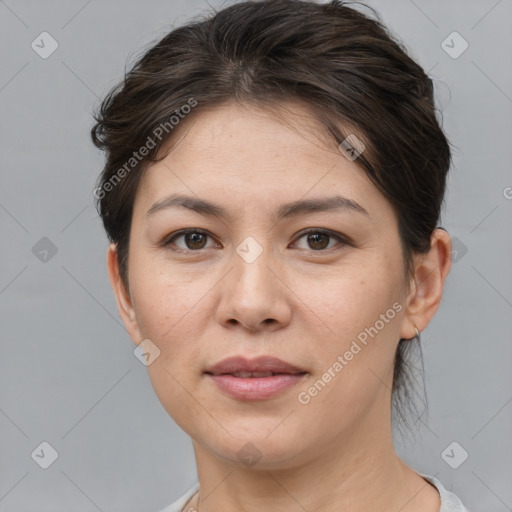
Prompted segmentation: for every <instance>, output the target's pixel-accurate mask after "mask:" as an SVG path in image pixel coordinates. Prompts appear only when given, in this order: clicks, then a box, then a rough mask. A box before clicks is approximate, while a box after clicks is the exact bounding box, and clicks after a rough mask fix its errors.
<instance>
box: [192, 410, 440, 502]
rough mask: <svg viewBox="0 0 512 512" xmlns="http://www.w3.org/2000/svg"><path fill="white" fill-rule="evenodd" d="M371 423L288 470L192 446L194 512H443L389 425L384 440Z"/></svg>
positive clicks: (332, 441)
mask: <svg viewBox="0 0 512 512" xmlns="http://www.w3.org/2000/svg"><path fill="white" fill-rule="evenodd" d="M374 419H375V418H374ZM372 423H373V422H367V424H368V428H366V429H365V428H363V427H361V426H360V427H359V428H357V429H353V430H352V431H351V432H340V433H338V434H337V435H336V436H335V437H334V438H331V439H330V440H329V443H327V445H326V446H325V447H324V448H323V449H320V450H318V449H316V451H315V453H308V454H307V455H304V457H303V459H302V460H301V461H298V462H296V463H294V464H293V465H291V466H290V464H289V463H288V464H287V467H286V469H283V467H282V466H281V467H279V468H277V469H258V464H256V465H254V466H253V467H251V468H248V467H245V466H243V465H241V464H240V463H234V462H231V461H229V460H226V459H223V458H220V457H218V456H217V455H215V454H212V453H211V450H208V449H207V448H205V447H204V446H203V445H201V444H199V443H197V442H195V441H194V451H195V456H196V463H197V469H198V477H199V483H200V491H199V497H198V499H196V500H195V501H193V504H194V506H195V508H196V509H198V510H199V512H219V511H222V512H235V511H236V512H259V511H261V510H281V511H290V512H291V511H296V510H300V509H302V510H307V511H308V512H320V511H325V510H336V511H338V512H349V511H350V512H367V511H368V510H379V511H381V512H388V511H390V512H391V511H393V512H396V510H401V512H412V511H415V512H420V511H428V512H431V511H432V512H434V511H438V510H439V505H440V500H439V495H438V493H437V491H436V490H435V489H434V488H433V487H432V486H431V485H429V484H428V483H426V481H425V480H423V479H422V478H421V477H420V476H419V475H418V474H417V473H416V472H414V471H413V470H412V469H411V468H409V467H408V466H407V465H406V464H404V463H403V462H402V461H401V460H400V458H399V457H398V456H397V455H396V453H395V450H394V446H393V441H392V434H391V427H390V422H388V423H384V424H388V425H389V428H384V429H382V430H379V431H378V432H376V429H375V423H373V425H372ZM370 427H371V428H370ZM425 487H426V488H427V490H426V492H424V488H425ZM421 493H423V494H421ZM185 510H188V508H185Z"/></svg>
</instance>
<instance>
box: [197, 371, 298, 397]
mask: <svg viewBox="0 0 512 512" xmlns="http://www.w3.org/2000/svg"><path fill="white" fill-rule="evenodd" d="M207 375H208V377H210V378H211V379H212V380H213V382H215V384H216V385H217V386H218V387H219V388H220V389H221V390H222V391H224V393H226V394H227V395H229V396H231V397H233V398H237V399H238V400H265V399H267V398H272V397H274V396H277V395H279V394H280V393H282V392H284V391H285V390H287V389H289V388H291V387H293V386H295V385H296V384H297V383H298V382H299V381H300V380H301V379H302V378H303V377H304V376H305V375H306V374H305V373H299V374H280V375H273V376H272V377H247V378H243V377H235V376H233V375H229V374H224V375H211V374H207Z"/></svg>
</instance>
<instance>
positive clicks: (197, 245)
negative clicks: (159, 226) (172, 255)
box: [162, 229, 210, 252]
mask: <svg viewBox="0 0 512 512" xmlns="http://www.w3.org/2000/svg"><path fill="white" fill-rule="evenodd" d="M208 237H210V235H209V234H208V233H206V232H205V231H202V230H199V229H183V230H181V231H178V232H177V233H174V234H173V235H172V236H171V237H170V238H167V239H166V240H164V242H163V244H162V245H163V246H164V247H165V248H169V249H171V250H175V249H173V248H172V247H170V246H171V245H177V244H176V243H175V240H178V239H179V238H183V240H184V244H185V247H180V246H179V245H178V246H177V247H178V250H181V251H192V252H194V251H198V250H200V249H204V248H205V241H206V239H207V238H208Z"/></svg>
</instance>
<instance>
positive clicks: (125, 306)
mask: <svg viewBox="0 0 512 512" xmlns="http://www.w3.org/2000/svg"><path fill="white" fill-rule="evenodd" d="M107 270H108V276H109V280H110V284H111V286H112V290H113V292H114V296H115V298H116V302H117V308H118V311H119V315H120V316H121V319H122V320H123V323H124V325H125V327H126V330H127V331H128V333H129V335H130V337H131V338H132V340H133V342H134V343H135V344H138V343H140V340H141V339H142V338H141V337H140V333H139V328H138V324H137V320H136V317H135V310H134V308H133V303H132V300H131V297H130V294H129V293H128V292H127V290H126V287H125V286H124V284H123V281H122V279H121V275H120V271H119V258H118V253H117V247H116V244H114V243H112V244H110V246H109V248H108V250H107Z"/></svg>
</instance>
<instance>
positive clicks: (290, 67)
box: [91, 0, 451, 421]
mask: <svg viewBox="0 0 512 512" xmlns="http://www.w3.org/2000/svg"><path fill="white" fill-rule="evenodd" d="M358 3H359V2H358ZM359 4H360V5H362V6H363V7H366V8H369V7H368V6H366V5H364V4H361V3H359ZM370 9H371V8H370ZM371 10H372V12H373V13H374V15H375V17H374V18H372V17H370V16H369V15H366V14H364V13H363V12H361V11H359V10H357V9H354V8H352V7H349V6H348V5H347V3H346V2H343V1H340V0H332V1H330V2H329V3H324V4H319V3H316V2H314V1H301V0H273V1H271V0H267V1H259V0H255V1H245V2H239V3H236V4H234V5H232V6H229V7H227V8H224V9H222V10H220V11H218V12H215V13H213V14H211V15H208V16H206V17H205V18H204V19H200V20H198V21H194V22H191V23H189V24H187V25H185V26H181V27H179V28H176V29H174V30H172V31H171V32H169V33H168V34H167V35H166V36H165V37H163V39H161V40H159V41H158V42H157V43H156V44H153V45H152V46H151V47H150V48H149V50H147V51H146V52H145V53H144V54H143V55H142V56H141V57H140V58H139V59H138V60H137V62H136V63H135V64H134V65H133V67H132V69H131V70H130V71H129V72H128V73H125V77H124V79H123V80H122V81H121V82H120V83H119V84H118V85H116V86H115V87H114V88H113V89H112V90H111V91H110V92H109V93H108V94H107V95H106V97H105V98H104V100H103V102H102V103H101V105H100V108H99V110H98V111H97V112H95V114H94V118H95V120H96V124H95V125H94V127H93V128H92V130H91V136H92V140H93V142H94V144H95V145H96V146H97V147H98V148H100V149H102V150H104V151H105V153H106V163H105V167H104V169H103V172H102V174H101V176H100V177H99V181H98V188H97V189H96V191H95V197H96V199H97V200H98V201H97V208H98V212H99V214H100V215H101V217H102V220H103V224H104V227H105V230H106V232H107V235H108V237H109V239H110V241H111V242H114V243H116V244H117V249H118V255H119V265H120V273H121V278H122V280H123V283H124V285H125V287H126V289H127V290H129V283H128V275H127V268H128V246H129V236H130V226H131V218H132V210H133V204H134V199H135V195H136V192H137V187H138V183H139V180H140V179H141V176H142V174H143V171H144V169H145V168H147V167H148V165H149V164H150V163H152V162H155V161H158V160H160V159H161V158H164V157H165V155H164V156H162V157H161V158H160V157H157V154H159V150H160V149H161V148H162V147H163V146H164V145H165V144H167V142H169V141H171V140H172V139H173V135H174V133H173V126H174V125H175V124H176V123H175V121H174V120H178V122H179V119H183V118H184V117H186V115H190V116H195V115H197V114H198V113H200V112H201V109H208V108H211V107H215V106H220V105H223V104H226V103H228V102H238V103H240V104H244V103H246V104H253V105H256V106H260V107H262V108H266V109H267V110H269V111H272V110H275V108H276V107H279V105H281V104H283V103H284V102H285V101H289V100H295V101H299V102H301V103H302V104H304V105H306V106H307V107H309V110H310V112H311V114H312V115H313V116H314V118H316V119H317V120H318V121H319V122H320V123H321V125H322V126H323V127H324V128H325V130H326V133H329V134H330V135H331V136H332V138H333V140H334V141H335V142H336V144H340V143H341V142H342V141H344V140H345V139H346V138H347V136H348V135H350V134H352V133H356V134H357V136H358V137H359V138H360V139H361V140H362V141H363V142H364V145H365V149H364V151H363V153H361V154H360V155H359V156H358V157H357V159H356V160H355V162H356V163H357V164H359V166H360V168H361V170H362V171H364V172H365V173H366V174H367V176H368V177H369V178H370V179H371V180H372V182H373V183H374V184H375V186H376V187H377V188H378V189H379V190H380V191H381V193H382V194H383V195H384V196H385V197H386V198H387V199H388V200H389V201H390V203H391V205H392V207H393V209H394V211H395V213H396V215H397V219H398V229H399V235H400V241H401V249H402V254H403V261H404V275H405V276H406V277H407V278H409V277H410V276H411V275H412V273H413V271H414V269H413V256H414V254H415V253H425V252H427V251H428V250H429V249H430V241H431V235H432V233H433V230H434V229H435V228H436V227H437V225H438V221H439V218H440V214H441V208H442V203H443V201H444V195H445V186H446V176H447V173H448V170H449V168H450V164H451V152H450V144H449V142H448V140H447V138H446V136H445V134H444V133H443V130H442V128H441V127H440V124H439V121H438V119H437V113H438V110H437V109H436V107H435V104H434V97H433V84H432V81H431V79H430V78H429V77H428V76H427V75H426V73H425V71H424V70H423V69H422V67H421V66H420V65H419V64H418V63H416V62H415V61H414V60H413V59H412V58H411V57H410V56H409V55H408V54H407V51H406V48H405V47H404V45H403V44H402V43H400V42H399V41H398V40H396V39H395V38H394V36H392V35H391V33H390V32H389V31H388V30H387V28H386V27H385V26H384V25H383V23H382V21H381V20H380V18H379V16H378V14H377V13H376V12H375V11H374V10H373V9H371ZM187 105H188V107H187V108H186V106H187ZM192 108H193V112H191V113H189V112H190V111H191V109H192ZM178 118H179V119H178ZM173 119H174V120H173ZM163 131H165V134H164V133H163ZM156 134H159V135H160V138H159V137H157V136H156ZM155 139H156V140H155ZM150 140H151V141H152V143H151V144H150V143H149V141H150ZM143 147H145V148H146V151H144V153H145V156H144V157H143V158H142V157H140V155H139V153H137V159H135V157H134V150H137V149H138V148H143ZM127 162H129V163H130V164H129V165H128V166H127ZM411 347H412V343H411V342H410V341H408V340H403V339H401V340H400V342H399V344H398V349H397V352H396V356H395V368H394V378H393V401H394V405H396V406H398V405H401V404H402V403H403V402H404V401H405V402H407V403H410V401H409V398H411V396H412V395H411V393H412V389H413V386H412V384H413V382H412V380H411V375H412V374H411V373H410V372H408V371H407V352H408V351H409V350H412V349H411ZM420 350H421V349H420ZM395 412H398V413H399V415H400V417H401V419H402V420H404V421H405V420H406V415H405V413H404V412H403V411H402V410H401V408H399V407H398V408H397V410H396V411H395Z"/></svg>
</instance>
